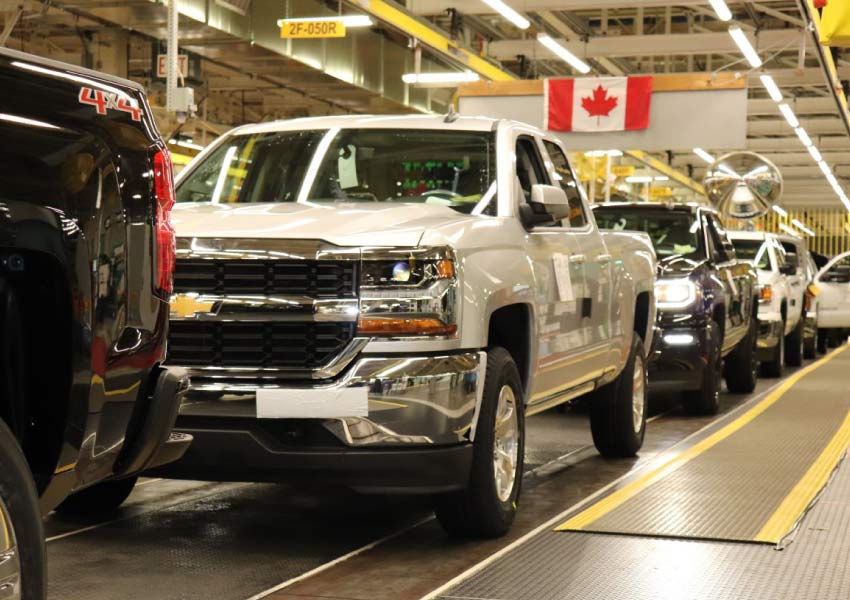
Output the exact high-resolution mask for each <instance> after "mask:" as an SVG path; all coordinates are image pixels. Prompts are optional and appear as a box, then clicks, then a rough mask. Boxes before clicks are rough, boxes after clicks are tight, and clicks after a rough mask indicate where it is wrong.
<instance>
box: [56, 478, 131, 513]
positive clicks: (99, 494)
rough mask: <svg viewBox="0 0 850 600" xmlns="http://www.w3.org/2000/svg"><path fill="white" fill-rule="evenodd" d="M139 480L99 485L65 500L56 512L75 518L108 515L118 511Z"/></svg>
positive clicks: (112, 480)
mask: <svg viewBox="0 0 850 600" xmlns="http://www.w3.org/2000/svg"><path fill="white" fill-rule="evenodd" d="M138 479H139V477H138V475H137V476H134V477H127V478H125V479H111V480H109V481H103V482H101V483H97V484H95V485H93V486H91V487H88V488H86V489H84V490H83V491H81V492H77V493H76V494H71V495H70V496H68V497H67V498H65V501H64V502H62V504H60V505H59V506H57V507H56V512H58V513H59V514H62V515H73V516H78V515H79V516H98V515H107V514H109V513H111V512H114V511H116V510H118V507H120V506H121V505H122V504H123V503H124V500H126V499H127V496H129V495H130V492H132V491H133V488H134V487H135V486H136V481H137V480H138Z"/></svg>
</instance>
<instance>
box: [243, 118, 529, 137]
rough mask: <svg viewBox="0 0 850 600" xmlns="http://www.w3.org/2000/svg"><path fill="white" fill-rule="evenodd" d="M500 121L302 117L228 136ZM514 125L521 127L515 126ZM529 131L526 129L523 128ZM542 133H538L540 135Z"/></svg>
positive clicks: (469, 127) (482, 126)
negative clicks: (336, 128) (335, 128)
mask: <svg viewBox="0 0 850 600" xmlns="http://www.w3.org/2000/svg"><path fill="white" fill-rule="evenodd" d="M503 121H504V122H506V123H512V122H511V121H505V120H504V119H492V118H489V117H461V116H458V117H455V118H454V119H453V120H451V121H447V119H446V116H445V115H341V116H329V117H304V118H301V119H286V120H281V121H272V122H270V123H256V124H252V125H243V126H242V127H237V128H236V129H234V130H233V131H231V134H233V135H249V134H256V133H275V132H279V131H298V130H306V129H332V128H334V127H339V128H340V129H367V128H368V129H442V130H446V131H451V130H456V131H493V130H494V129H496V128H497V127H498V126H499V124H500V123H502V122H503ZM516 124H517V125H522V124H520V123H516ZM523 126H524V127H529V126H528V125H523ZM541 133H542V132H541Z"/></svg>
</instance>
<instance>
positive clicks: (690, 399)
mask: <svg viewBox="0 0 850 600" xmlns="http://www.w3.org/2000/svg"><path fill="white" fill-rule="evenodd" d="M709 332H710V334H709V335H710V337H709V348H707V349H706V350H707V352H706V354H708V357H709V358H708V361H707V362H706V364H705V365H704V366H703V369H702V383H701V385H700V389H698V390H693V391H692V390H687V391H685V392H684V393H683V394H682V403H683V404H684V406H685V410H687V411H688V412H689V413H690V414H692V415H716V414H717V413H718V412H719V411H720V388H721V385H722V383H721V381H722V373H723V357H722V356H721V350H722V341H721V340H720V326H719V325H718V324H717V323H715V322H714V321H712V322H711V324H710V325H709Z"/></svg>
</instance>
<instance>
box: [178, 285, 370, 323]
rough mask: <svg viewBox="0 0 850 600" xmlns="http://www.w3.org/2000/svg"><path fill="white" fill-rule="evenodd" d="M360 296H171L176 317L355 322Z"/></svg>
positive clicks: (221, 319)
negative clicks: (323, 297) (347, 297)
mask: <svg viewBox="0 0 850 600" xmlns="http://www.w3.org/2000/svg"><path fill="white" fill-rule="evenodd" d="M359 311H360V309H359V301H358V300H357V298H349V299H344V300H336V299H316V298H310V297H307V296H263V295H247V294H246V295H227V296H222V295H220V294H196V293H191V292H189V293H179V294H173V295H172V296H171V311H170V316H171V320H172V321H256V322H273V321H290V322H292V321H315V322H320V323H331V322H332V323H340V322H342V323H354V322H355V321H357V317H358V315H359Z"/></svg>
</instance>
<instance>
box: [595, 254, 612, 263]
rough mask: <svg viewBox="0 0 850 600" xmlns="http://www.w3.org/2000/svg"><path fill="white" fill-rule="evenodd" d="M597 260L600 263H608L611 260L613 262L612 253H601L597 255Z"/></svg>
mask: <svg viewBox="0 0 850 600" xmlns="http://www.w3.org/2000/svg"><path fill="white" fill-rule="evenodd" d="M596 262H598V263H599V264H600V265H607V264H608V263H609V262H611V255H610V254H600V255H599V256H597V257H596Z"/></svg>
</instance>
